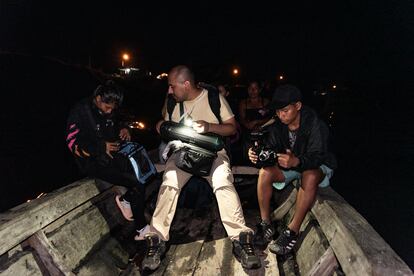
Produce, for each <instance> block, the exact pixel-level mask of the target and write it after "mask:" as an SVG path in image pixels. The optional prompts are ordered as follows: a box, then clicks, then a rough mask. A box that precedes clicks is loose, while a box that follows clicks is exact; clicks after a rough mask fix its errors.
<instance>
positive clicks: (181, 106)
mask: <svg viewBox="0 0 414 276" xmlns="http://www.w3.org/2000/svg"><path fill="white" fill-rule="evenodd" d="M183 114H184V103H183V102H180V118H181V117H182V116H183ZM170 121H171V118H170ZM183 121H184V118H181V120H180V122H179V123H180V124H181V123H182V122H183Z"/></svg>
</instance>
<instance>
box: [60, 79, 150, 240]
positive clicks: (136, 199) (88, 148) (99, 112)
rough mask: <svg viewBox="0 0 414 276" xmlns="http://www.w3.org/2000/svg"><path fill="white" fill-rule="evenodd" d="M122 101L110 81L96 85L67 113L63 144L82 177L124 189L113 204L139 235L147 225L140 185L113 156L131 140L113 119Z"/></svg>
mask: <svg viewBox="0 0 414 276" xmlns="http://www.w3.org/2000/svg"><path fill="white" fill-rule="evenodd" d="M123 97H124V96H123V92H122V91H121V89H120V88H119V87H118V86H117V85H116V84H115V83H114V82H113V81H111V80H109V81H107V82H106V83H105V84H101V85H99V86H98V87H97V88H96V89H95V91H94V93H93V95H92V96H90V97H88V98H85V99H83V100H81V101H80V102H78V103H77V104H76V105H75V106H74V107H73V108H72V109H71V111H70V113H69V117H68V120H67V126H66V142H67V146H68V148H69V150H70V151H71V153H72V154H73V156H74V158H75V161H76V163H77V165H78V167H79V169H80V170H81V171H82V173H85V174H86V175H88V176H89V177H91V178H99V179H102V180H104V181H107V182H110V183H112V184H115V185H121V186H125V187H126V188H127V192H126V193H125V194H124V195H117V196H116V197H115V200H116V204H117V206H118V207H119V209H120V211H121V213H122V215H123V216H124V218H125V219H126V220H128V221H134V222H135V225H136V229H137V231H138V232H139V231H142V230H143V229H144V226H145V225H147V222H146V220H145V217H144V195H145V190H144V185H142V184H141V183H139V182H138V180H137V178H136V177H135V174H134V173H133V172H132V171H131V172H130V173H128V172H125V171H124V168H123V167H122V166H121V164H120V162H118V161H120V160H119V159H118V158H120V156H118V155H116V153H117V151H118V150H119V145H120V143H121V142H122V141H130V140H131V135H130V132H129V130H128V127H127V126H122V125H121V124H120V122H119V121H118V120H117V118H116V110H117V109H118V107H119V106H120V105H121V104H122V101H123ZM124 164H125V163H124ZM138 234H139V233H138ZM136 238H138V237H136ZM141 238H142V235H141Z"/></svg>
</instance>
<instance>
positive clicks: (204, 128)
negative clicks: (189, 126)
mask: <svg viewBox="0 0 414 276" xmlns="http://www.w3.org/2000/svg"><path fill="white" fill-rule="evenodd" d="M193 129H194V130H195V131H196V132H197V133H206V132H208V131H209V129H210V123H207V122H206V121H203V120H199V121H195V122H193Z"/></svg>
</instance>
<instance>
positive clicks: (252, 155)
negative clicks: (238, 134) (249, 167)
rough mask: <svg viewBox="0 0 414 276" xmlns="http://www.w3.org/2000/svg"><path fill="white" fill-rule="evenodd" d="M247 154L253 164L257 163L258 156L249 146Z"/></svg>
mask: <svg viewBox="0 0 414 276" xmlns="http://www.w3.org/2000/svg"><path fill="white" fill-rule="evenodd" d="M248 155H249V159H250V161H251V162H252V163H253V164H256V163H257V158H258V156H257V154H256V152H255V151H254V150H253V148H249V152H248Z"/></svg>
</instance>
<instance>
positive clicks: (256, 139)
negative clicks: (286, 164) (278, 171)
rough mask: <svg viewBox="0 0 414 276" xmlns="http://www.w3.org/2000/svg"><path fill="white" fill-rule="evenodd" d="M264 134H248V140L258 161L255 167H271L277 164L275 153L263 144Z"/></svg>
mask: <svg viewBox="0 0 414 276" xmlns="http://www.w3.org/2000/svg"><path fill="white" fill-rule="evenodd" d="M265 134H266V132H265V131H264V130H261V131H256V132H252V133H250V139H251V142H252V144H253V148H252V149H253V151H254V152H255V153H256V155H257V157H258V160H257V163H256V167H259V168H262V167H271V166H274V165H275V164H276V163H277V155H276V152H275V151H274V150H273V149H272V148H270V147H268V146H266V145H264V144H263V138H264V136H265Z"/></svg>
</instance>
